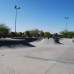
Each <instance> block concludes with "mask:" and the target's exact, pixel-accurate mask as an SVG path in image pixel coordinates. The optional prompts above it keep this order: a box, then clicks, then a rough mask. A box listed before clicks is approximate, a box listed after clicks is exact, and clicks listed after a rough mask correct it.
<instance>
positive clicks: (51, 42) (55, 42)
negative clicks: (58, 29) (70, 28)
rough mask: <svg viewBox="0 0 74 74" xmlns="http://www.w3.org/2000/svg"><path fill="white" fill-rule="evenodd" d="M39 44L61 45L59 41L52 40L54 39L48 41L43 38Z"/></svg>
mask: <svg viewBox="0 0 74 74" xmlns="http://www.w3.org/2000/svg"><path fill="white" fill-rule="evenodd" d="M39 44H41V45H49V44H52V45H53V44H61V43H60V42H59V40H57V39H54V38H50V39H47V38H45V39H43V40H42V41H41V42H39Z"/></svg>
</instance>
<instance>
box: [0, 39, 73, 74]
mask: <svg viewBox="0 0 74 74" xmlns="http://www.w3.org/2000/svg"><path fill="white" fill-rule="evenodd" d="M1 43H2V45H1ZM4 43H5V45H4ZM0 74H74V43H73V39H69V38H61V39H59V43H57V42H55V40H54V39H53V38H49V39H47V38H43V39H40V40H36V41H33V42H27V41H26V40H24V39H5V40H4V39H0Z"/></svg>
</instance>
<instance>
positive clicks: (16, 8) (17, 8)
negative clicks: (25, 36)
mask: <svg viewBox="0 0 74 74" xmlns="http://www.w3.org/2000/svg"><path fill="white" fill-rule="evenodd" d="M14 8H15V10H16V14H15V33H16V22H17V10H19V9H20V7H17V6H16V5H15V7H14Z"/></svg>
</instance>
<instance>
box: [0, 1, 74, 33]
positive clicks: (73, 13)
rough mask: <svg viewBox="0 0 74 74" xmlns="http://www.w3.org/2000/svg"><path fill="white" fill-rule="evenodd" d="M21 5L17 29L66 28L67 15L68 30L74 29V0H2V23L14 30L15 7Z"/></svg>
mask: <svg viewBox="0 0 74 74" xmlns="http://www.w3.org/2000/svg"><path fill="white" fill-rule="evenodd" d="M15 5H17V6H20V8H21V9H20V10H18V16H17V31H18V32H19V31H22V32H24V31H25V30H31V29H35V28H37V29H40V30H43V31H49V32H51V33H58V32H60V31H62V30H65V28H66V25H65V19H64V17H65V16H69V17H70V18H69V19H68V30H70V31H74V0H0V23H5V24H6V25H7V26H9V27H10V28H11V30H12V31H14V29H15V28H14V25H15V23H14V22H15V9H14V6H15Z"/></svg>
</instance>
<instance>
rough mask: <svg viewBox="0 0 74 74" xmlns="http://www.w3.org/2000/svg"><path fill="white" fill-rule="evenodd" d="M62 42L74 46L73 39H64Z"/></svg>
mask: <svg viewBox="0 0 74 74" xmlns="http://www.w3.org/2000/svg"><path fill="white" fill-rule="evenodd" d="M60 42H61V43H62V44H66V45H73V44H74V42H73V39H70V38H62V39H60Z"/></svg>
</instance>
